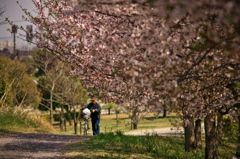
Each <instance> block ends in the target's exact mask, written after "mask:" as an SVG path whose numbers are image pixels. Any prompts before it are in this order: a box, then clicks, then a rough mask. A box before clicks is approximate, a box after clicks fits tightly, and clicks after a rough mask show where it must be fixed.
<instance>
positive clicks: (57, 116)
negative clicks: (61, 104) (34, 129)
mask: <svg viewBox="0 0 240 159" xmlns="http://www.w3.org/2000/svg"><path fill="white" fill-rule="evenodd" d="M78 115H79V112H76V116H78ZM44 116H45V117H46V118H47V119H48V118H49V121H50V116H49V114H45V115H44ZM64 117H65V118H66V119H68V114H67V113H64ZM53 118H54V121H60V114H53ZM73 118H74V112H70V120H73Z"/></svg>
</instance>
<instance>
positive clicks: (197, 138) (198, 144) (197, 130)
mask: <svg viewBox="0 0 240 159" xmlns="http://www.w3.org/2000/svg"><path fill="white" fill-rule="evenodd" d="M201 129H202V126H201V119H197V120H196V121H195V130H194V133H195V141H196V147H197V148H202V132H201Z"/></svg>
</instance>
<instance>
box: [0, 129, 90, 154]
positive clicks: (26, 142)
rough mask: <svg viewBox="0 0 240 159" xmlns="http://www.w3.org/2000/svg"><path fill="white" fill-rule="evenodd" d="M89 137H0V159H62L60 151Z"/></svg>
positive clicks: (19, 134) (20, 134) (34, 135)
mask: <svg viewBox="0 0 240 159" xmlns="http://www.w3.org/2000/svg"><path fill="white" fill-rule="evenodd" d="M88 138H89V136H76V135H53V134H29V133H12V134H7V135H4V136H1V137H0V159H63V158H64V157H63V154H62V152H61V149H62V147H63V146H65V145H66V144H69V143H71V142H73V141H79V140H80V141H81V140H85V139H88Z"/></svg>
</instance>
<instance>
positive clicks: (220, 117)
mask: <svg viewBox="0 0 240 159" xmlns="http://www.w3.org/2000/svg"><path fill="white" fill-rule="evenodd" d="M217 117H218V118H217V133H218V136H217V137H218V140H217V145H218V144H220V143H222V137H223V134H224V132H223V115H221V114H218V116H217Z"/></svg>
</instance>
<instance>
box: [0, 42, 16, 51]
mask: <svg viewBox="0 0 240 159" xmlns="http://www.w3.org/2000/svg"><path fill="white" fill-rule="evenodd" d="M17 44H18V43H17V42H16V47H17ZM13 47H14V42H12V41H1V42H0V50H3V49H4V48H7V49H8V50H9V51H10V52H12V51H13Z"/></svg>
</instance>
